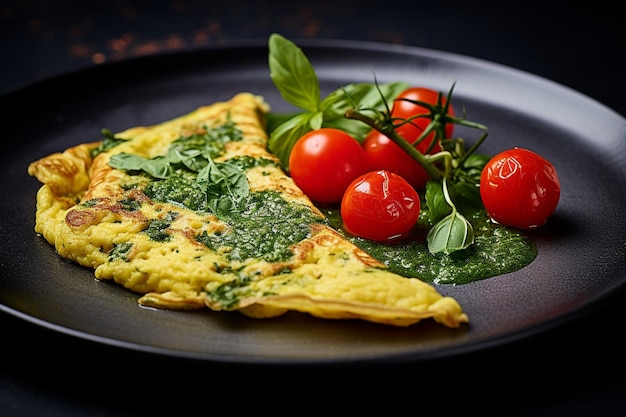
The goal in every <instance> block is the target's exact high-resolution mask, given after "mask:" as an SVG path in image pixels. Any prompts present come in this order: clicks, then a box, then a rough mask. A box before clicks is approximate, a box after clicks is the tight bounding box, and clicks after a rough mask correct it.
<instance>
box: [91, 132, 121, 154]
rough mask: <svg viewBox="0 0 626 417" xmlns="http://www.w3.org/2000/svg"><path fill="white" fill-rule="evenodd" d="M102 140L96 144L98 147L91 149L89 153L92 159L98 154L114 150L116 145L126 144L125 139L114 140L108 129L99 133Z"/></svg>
mask: <svg viewBox="0 0 626 417" xmlns="http://www.w3.org/2000/svg"><path fill="white" fill-rule="evenodd" d="M100 132H101V133H102V136H104V139H103V140H102V141H101V142H100V144H98V147H96V148H93V149H92V150H91V151H90V155H91V157H92V158H95V157H96V156H98V155H99V154H101V153H103V152H106V151H108V150H110V149H113V148H115V147H116V146H117V145H119V144H121V143H123V142H126V139H122V138H116V137H115V135H114V134H113V133H112V132H111V131H110V130H109V129H102V130H101V131H100Z"/></svg>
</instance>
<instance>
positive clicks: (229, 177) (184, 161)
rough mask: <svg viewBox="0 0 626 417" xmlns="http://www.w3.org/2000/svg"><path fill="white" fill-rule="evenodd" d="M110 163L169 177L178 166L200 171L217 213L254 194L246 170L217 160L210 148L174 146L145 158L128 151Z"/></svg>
mask: <svg viewBox="0 0 626 417" xmlns="http://www.w3.org/2000/svg"><path fill="white" fill-rule="evenodd" d="M109 165H110V166H111V167H112V168H115V169H122V170H126V171H142V172H145V173H147V174H148V175H150V176H152V177H154V178H158V179H167V178H169V177H171V176H172V175H174V173H175V171H176V169H177V168H181V167H182V168H185V169H186V170H188V171H191V172H196V173H197V176H196V182H197V183H198V184H201V185H202V186H203V187H204V190H205V192H206V197H207V206H208V207H209V208H210V209H211V211H212V212H213V213H215V214H217V215H221V214H224V213H229V212H230V211H231V210H233V209H235V208H236V207H237V204H238V203H239V202H241V201H243V199H244V198H245V197H247V196H248V195H249V194H250V186H249V184H248V179H247V177H246V175H245V172H244V171H243V170H242V169H241V168H239V167H238V166H237V165H235V164H231V163H229V162H228V161H225V162H215V161H214V160H213V158H212V157H211V155H210V152H208V151H202V150H200V149H180V148H176V147H172V148H170V149H169V151H168V152H167V153H166V154H165V155H161V156H157V157H154V158H144V157H142V156H138V155H132V154H128V153H119V154H116V155H113V156H111V158H110V159H109Z"/></svg>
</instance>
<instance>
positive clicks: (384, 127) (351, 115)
mask: <svg viewBox="0 0 626 417" xmlns="http://www.w3.org/2000/svg"><path fill="white" fill-rule="evenodd" d="M345 117H346V118H348V119H353V120H359V121H361V122H363V123H366V124H367V125H369V126H370V127H372V128H374V129H376V130H378V131H379V132H380V133H382V134H383V135H385V136H387V137H388V138H389V139H391V140H392V141H394V142H395V143H396V144H397V145H398V146H400V147H401V148H402V149H403V150H404V151H405V152H406V153H408V154H409V155H410V156H411V158H413V159H414V160H415V161H416V162H417V163H418V164H420V166H421V167H422V168H424V170H425V171H426V172H427V173H428V175H429V176H430V178H431V179H433V180H435V181H438V180H440V179H441V177H442V174H441V172H440V171H439V169H437V167H436V166H435V165H434V164H433V163H432V162H430V160H429V158H428V157H427V156H425V155H423V154H422V153H421V152H419V151H418V150H417V149H415V148H414V147H413V145H411V144H410V143H409V142H407V141H406V140H404V138H403V137H401V136H400V135H398V134H397V133H396V131H395V130H394V128H393V125H391V124H388V123H377V122H376V120H374V119H372V118H371V117H369V116H366V115H364V114H363V113H360V112H358V111H356V110H353V109H348V110H347V111H346V113H345Z"/></svg>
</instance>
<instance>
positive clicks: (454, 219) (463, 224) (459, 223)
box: [426, 210, 474, 255]
mask: <svg viewBox="0 0 626 417" xmlns="http://www.w3.org/2000/svg"><path fill="white" fill-rule="evenodd" d="M426 240H427V242H428V250H429V251H430V253H432V254H437V253H444V254H446V255H449V254H451V253H452V252H456V251H459V250H463V249H466V248H467V247H469V246H470V245H471V244H472V243H473V242H474V229H473V227H472V225H471V223H470V222H469V221H467V219H466V218H465V217H463V216H462V215H461V214H459V213H458V212H457V211H456V210H454V211H453V212H452V213H450V214H449V215H448V216H446V217H445V218H444V219H443V220H441V221H440V222H439V223H437V224H436V225H435V226H434V227H433V228H432V229H430V230H429V231H428V235H427V236H426Z"/></svg>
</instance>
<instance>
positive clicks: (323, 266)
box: [28, 92, 468, 328]
mask: <svg viewBox="0 0 626 417" xmlns="http://www.w3.org/2000/svg"><path fill="white" fill-rule="evenodd" d="M268 111H269V106H268V104H267V103H266V102H265V101H264V99H263V97H260V96H257V95H253V94H251V93H245V92H244V93H239V94H236V95H235V96H233V97H232V98H231V99H229V100H226V101H223V102H217V103H214V104H211V105H207V106H203V107H200V108H197V109H196V110H194V111H192V112H191V113H188V114H185V115H183V116H180V117H177V118H174V119H172V120H168V121H165V122H162V123H160V124H157V125H154V126H138V127H133V128H130V129H127V130H125V131H123V132H119V133H117V134H115V135H114V134H112V133H110V132H108V133H109V134H108V135H107V134H106V131H103V133H104V139H102V140H98V141H93V142H89V143H83V144H80V145H77V146H74V147H72V148H69V149H67V150H65V151H64V152H59V153H54V154H51V155H48V156H45V157H43V158H41V159H39V160H37V161H34V162H32V163H31V164H30V165H29V167H28V173H29V174H30V175H32V176H34V177H36V178H37V179H38V180H39V181H40V182H41V183H42V186H41V187H40V188H39V190H38V192H37V209H36V214H35V231H36V232H37V233H38V234H40V235H42V236H43V237H44V238H45V239H46V240H47V241H48V242H49V243H50V244H51V245H54V248H55V250H56V251H57V253H58V255H60V256H61V257H63V258H65V259H68V260H71V261H74V262H76V263H78V264H80V265H83V266H85V267H88V268H93V269H94V273H95V276H96V278H98V279H100V280H113V281H114V282H116V283H118V284H120V285H122V286H124V287H126V288H127V289H129V290H132V291H134V292H136V293H138V294H140V297H139V301H138V302H139V303H140V304H141V305H145V306H152V307H156V308H162V309H172V310H191V309H200V308H207V307H208V308H209V309H211V310H214V311H239V312H241V313H243V314H245V315H247V316H249V317H254V318H269V317H275V316H279V315H281V314H283V313H285V312H287V311H290V310H292V311H299V312H303V313H308V314H310V315H312V316H316V317H320V318H327V319H362V320H367V321H371V322H376V323H383V324H389V325H394V326H409V325H412V324H414V323H417V322H419V321H420V320H422V319H427V318H432V319H434V320H435V321H437V322H439V323H441V324H443V325H445V326H447V327H452V328H455V327H459V326H460V324H461V323H465V322H468V316H467V314H466V313H464V312H463V311H462V308H461V306H460V305H459V303H458V302H457V301H456V300H455V299H453V298H451V297H446V296H442V295H441V294H440V293H439V292H438V291H437V290H436V289H435V288H434V287H433V286H431V285H430V284H427V283H425V282H423V281H420V280H418V279H409V278H405V277H402V276H399V275H396V274H394V273H391V272H390V271H388V270H386V268H385V266H384V265H383V264H381V263H380V262H378V261H377V260H376V259H374V258H372V257H371V256H370V255H369V254H367V253H365V252H364V251H362V250H361V249H359V248H357V247H356V246H354V245H353V244H352V243H351V242H349V241H347V240H346V239H344V238H343V236H342V235H341V234H340V233H338V232H337V231H336V230H334V229H333V228H331V227H330V225H329V223H328V221H327V219H326V218H325V216H324V215H323V214H322V213H321V212H320V211H319V210H318V208H316V206H315V205H314V204H313V203H312V202H311V201H310V200H309V199H308V197H306V195H305V194H304V193H303V192H302V191H301V190H300V189H299V188H298V187H297V186H296V185H295V183H294V182H293V181H292V179H291V178H290V177H289V176H288V175H287V174H286V173H285V172H284V170H283V169H282V168H281V165H280V162H279V160H278V158H277V157H275V156H274V155H272V154H271V153H270V152H269V151H268V150H267V134H266V132H265V125H264V123H265V122H264V121H265V115H266V113H267V112H268Z"/></svg>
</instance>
